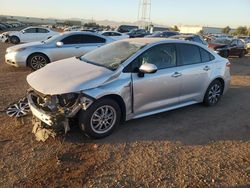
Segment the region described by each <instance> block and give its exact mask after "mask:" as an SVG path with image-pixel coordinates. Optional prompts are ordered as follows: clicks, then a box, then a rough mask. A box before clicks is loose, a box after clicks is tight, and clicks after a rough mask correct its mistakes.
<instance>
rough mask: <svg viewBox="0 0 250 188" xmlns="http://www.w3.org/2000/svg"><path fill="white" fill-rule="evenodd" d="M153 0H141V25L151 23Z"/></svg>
mask: <svg viewBox="0 0 250 188" xmlns="http://www.w3.org/2000/svg"><path fill="white" fill-rule="evenodd" d="M150 16H151V0H139V10H138V22H141V23H140V25H139V26H140V27H144V28H145V27H146V26H148V25H149V24H150V21H151V20H150Z"/></svg>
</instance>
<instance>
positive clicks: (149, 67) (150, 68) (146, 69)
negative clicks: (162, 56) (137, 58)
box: [139, 63, 158, 74]
mask: <svg viewBox="0 0 250 188" xmlns="http://www.w3.org/2000/svg"><path fill="white" fill-rule="evenodd" d="M157 70H158V69H157V67H156V66H155V65H154V64H151V63H145V64H142V65H141V66H140V68H139V71H140V73H143V74H153V73H156V72H157Z"/></svg>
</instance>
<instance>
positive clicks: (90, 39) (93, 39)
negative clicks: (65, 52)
mask: <svg viewBox="0 0 250 188" xmlns="http://www.w3.org/2000/svg"><path fill="white" fill-rule="evenodd" d="M105 42H106V40H105V39H104V38H101V37H97V36H94V35H81V43H105Z"/></svg>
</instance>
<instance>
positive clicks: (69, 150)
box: [0, 44, 250, 188]
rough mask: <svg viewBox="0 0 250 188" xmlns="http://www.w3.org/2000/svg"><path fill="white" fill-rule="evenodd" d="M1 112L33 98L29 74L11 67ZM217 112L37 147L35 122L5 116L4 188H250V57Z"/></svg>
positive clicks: (174, 116) (158, 118)
mask: <svg viewBox="0 0 250 188" xmlns="http://www.w3.org/2000/svg"><path fill="white" fill-rule="evenodd" d="M8 46H10V45H8V44H0V109H4V108H5V107H6V106H7V105H8V104H9V103H12V102H14V101H16V100H17V99H19V98H20V97H22V96H24V95H25V91H26V89H27V88H28V86H27V83H26V81H25V79H26V75H27V74H29V73H30V72H31V71H30V70H29V69H26V68H15V67H10V66H8V65H7V64H5V63H4V53H5V50H6V48H7V47H8ZM230 61H231V62H232V75H233V77H232V86H231V88H230V90H229V91H228V93H227V94H226V95H225V96H224V97H223V99H222V100H221V102H220V103H219V104H218V105H217V106H215V107H211V108H208V107H204V106H202V105H193V106H189V107H186V108H182V109H179V110H174V111H171V112H166V113H161V114H158V115H154V116H150V117H147V118H142V119H138V120H133V121H129V122H126V123H124V124H123V125H121V127H119V128H118V129H117V130H116V131H115V132H114V133H113V134H112V135H111V136H110V137H108V138H105V139H102V140H91V139H88V138H87V137H85V136H84V135H83V134H82V133H81V132H80V130H79V129H78V127H77V126H75V127H74V128H73V129H72V130H71V131H70V132H69V133H68V134H67V135H65V136H64V135H63V136H59V137H57V138H56V139H50V140H48V141H47V142H45V143H41V142H37V141H36V140H35V137H34V135H33V134H32V133H31V130H32V125H31V116H28V117H26V118H23V119H19V120H16V119H13V118H9V117H7V116H6V115H5V114H4V113H0V122H1V123H0V187H101V188H103V187H237V188H238V187H250V114H249V113H250V57H244V58H242V59H238V58H233V59H231V60H230Z"/></svg>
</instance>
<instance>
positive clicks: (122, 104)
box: [97, 94, 126, 122]
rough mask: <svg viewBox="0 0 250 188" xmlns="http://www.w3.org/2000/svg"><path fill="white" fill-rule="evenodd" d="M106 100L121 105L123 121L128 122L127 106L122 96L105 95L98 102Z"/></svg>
mask: <svg viewBox="0 0 250 188" xmlns="http://www.w3.org/2000/svg"><path fill="white" fill-rule="evenodd" d="M104 98H106V99H107V98H108V99H111V100H114V101H115V102H116V103H117V104H118V105H119V107H120V109H121V120H122V122H124V121H125V120H126V105H125V102H124V100H123V99H122V97H121V96H120V95H117V94H109V95H105V96H103V97H101V98H99V99H97V100H101V99H104Z"/></svg>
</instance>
